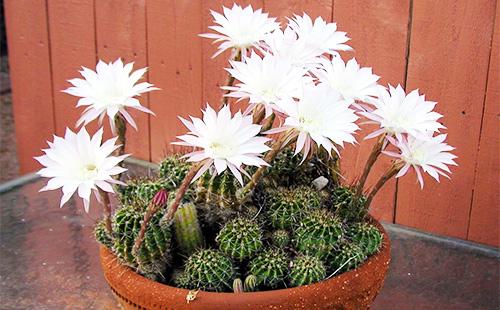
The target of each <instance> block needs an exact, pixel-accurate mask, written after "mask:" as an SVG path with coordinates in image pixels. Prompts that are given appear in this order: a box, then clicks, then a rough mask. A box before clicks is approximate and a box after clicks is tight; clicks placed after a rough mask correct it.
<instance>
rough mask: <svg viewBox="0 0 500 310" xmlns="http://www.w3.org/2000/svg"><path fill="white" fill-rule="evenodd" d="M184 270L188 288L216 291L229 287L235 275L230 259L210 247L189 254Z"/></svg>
mask: <svg viewBox="0 0 500 310" xmlns="http://www.w3.org/2000/svg"><path fill="white" fill-rule="evenodd" d="M185 272H186V274H187V276H188V278H189V287H190V288H199V289H202V290H205V291H216V292H221V291H224V290H227V289H231V287H232V279H233V278H234V275H235V271H234V268H233V263H232V262H231V260H230V259H229V258H228V257H226V256H225V255H224V254H222V253H221V252H219V251H216V250H212V249H202V250H199V251H197V252H195V253H194V254H193V255H191V256H189V258H188V259H187V261H186V268H185Z"/></svg>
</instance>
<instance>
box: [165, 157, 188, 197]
mask: <svg viewBox="0 0 500 310" xmlns="http://www.w3.org/2000/svg"><path fill="white" fill-rule="evenodd" d="M190 168H191V164H190V163H188V162H186V161H185V160H183V159H181V158H180V156H179V155H173V156H168V157H166V158H165V159H164V160H163V161H162V162H161V163H160V172H159V175H160V178H161V179H163V180H164V181H166V183H167V186H168V189H169V190H172V189H174V188H177V187H179V185H180V184H181V182H182V180H183V179H184V177H185V176H186V174H187V173H188V171H189V169H190Z"/></svg>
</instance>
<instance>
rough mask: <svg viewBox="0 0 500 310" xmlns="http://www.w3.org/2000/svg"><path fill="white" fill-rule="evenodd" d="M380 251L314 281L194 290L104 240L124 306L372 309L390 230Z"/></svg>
mask: <svg viewBox="0 0 500 310" xmlns="http://www.w3.org/2000/svg"><path fill="white" fill-rule="evenodd" d="M374 222H375V225H376V226H377V227H378V228H379V230H380V232H382V233H383V234H384V239H383V242H382V247H381V249H380V251H379V252H378V253H376V254H374V255H372V256H371V257H370V258H368V259H367V260H366V261H365V262H364V263H363V264H362V265H361V266H359V267H358V268H357V269H354V270H351V271H348V272H345V273H343V274H341V275H339V276H334V277H332V278H330V279H328V280H324V281H321V282H318V283H314V284H311V285H305V286H301V287H295V288H288V289H280V290H272V291H262V292H252V293H237V294H235V293H213V292H204V291H199V292H197V294H196V297H195V298H194V300H192V301H190V302H189V303H188V302H187V299H186V297H187V296H188V294H190V293H191V295H193V292H192V291H191V292H190V291H189V290H185V289H180V288H176V287H172V286H168V285H165V284H161V283H158V282H154V281H151V280H149V279H147V278H145V277H143V276H141V275H139V274H137V273H135V272H134V271H133V270H132V269H130V268H129V267H126V266H124V265H121V264H120V263H119V261H118V259H117V258H116V256H115V255H114V254H113V253H112V252H111V251H109V250H108V249H107V248H106V247H104V246H101V249H100V255H101V265H102V268H103V271H104V277H105V278H106V281H107V282H108V284H109V286H110V287H111V290H112V291H113V293H114V295H115V297H116V298H117V300H118V301H119V302H120V304H121V305H122V306H123V308H124V309H203V310H210V309H217V310H224V309H238V310H240V309H252V310H254V309H367V308H369V307H370V305H371V303H372V302H373V300H374V299H375V297H376V296H377V294H378V292H379V291H380V289H381V288H382V284H383V282H384V279H385V276H386V274H387V270H388V268H389V262H390V256H391V249H390V241H389V238H388V235H387V233H386V232H385V230H384V228H383V227H382V225H380V223H378V222H376V221H374Z"/></svg>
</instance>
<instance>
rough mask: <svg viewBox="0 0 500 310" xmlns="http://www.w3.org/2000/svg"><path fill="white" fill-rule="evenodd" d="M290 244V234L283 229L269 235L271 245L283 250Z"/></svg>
mask: <svg viewBox="0 0 500 310" xmlns="http://www.w3.org/2000/svg"><path fill="white" fill-rule="evenodd" d="M289 243H290V233H289V232H288V231H287V230H284V229H278V230H275V231H273V232H272V234H271V244H272V245H274V246H276V247H278V248H282V249H283V248H285V247H286V246H288V244H289Z"/></svg>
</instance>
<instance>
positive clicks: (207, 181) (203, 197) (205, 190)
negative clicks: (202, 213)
mask: <svg viewBox="0 0 500 310" xmlns="http://www.w3.org/2000/svg"><path fill="white" fill-rule="evenodd" d="M236 183H237V180H236V178H235V177H234V176H233V175H232V174H231V173H230V172H228V171H224V172H223V173H222V174H220V175H216V174H213V175H212V174H210V173H209V172H205V173H204V175H203V176H201V177H200V179H199V181H198V183H197V187H196V202H197V203H207V204H211V205H218V206H220V207H231V206H233V205H234V204H235V203H236V196H235V195H236Z"/></svg>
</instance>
